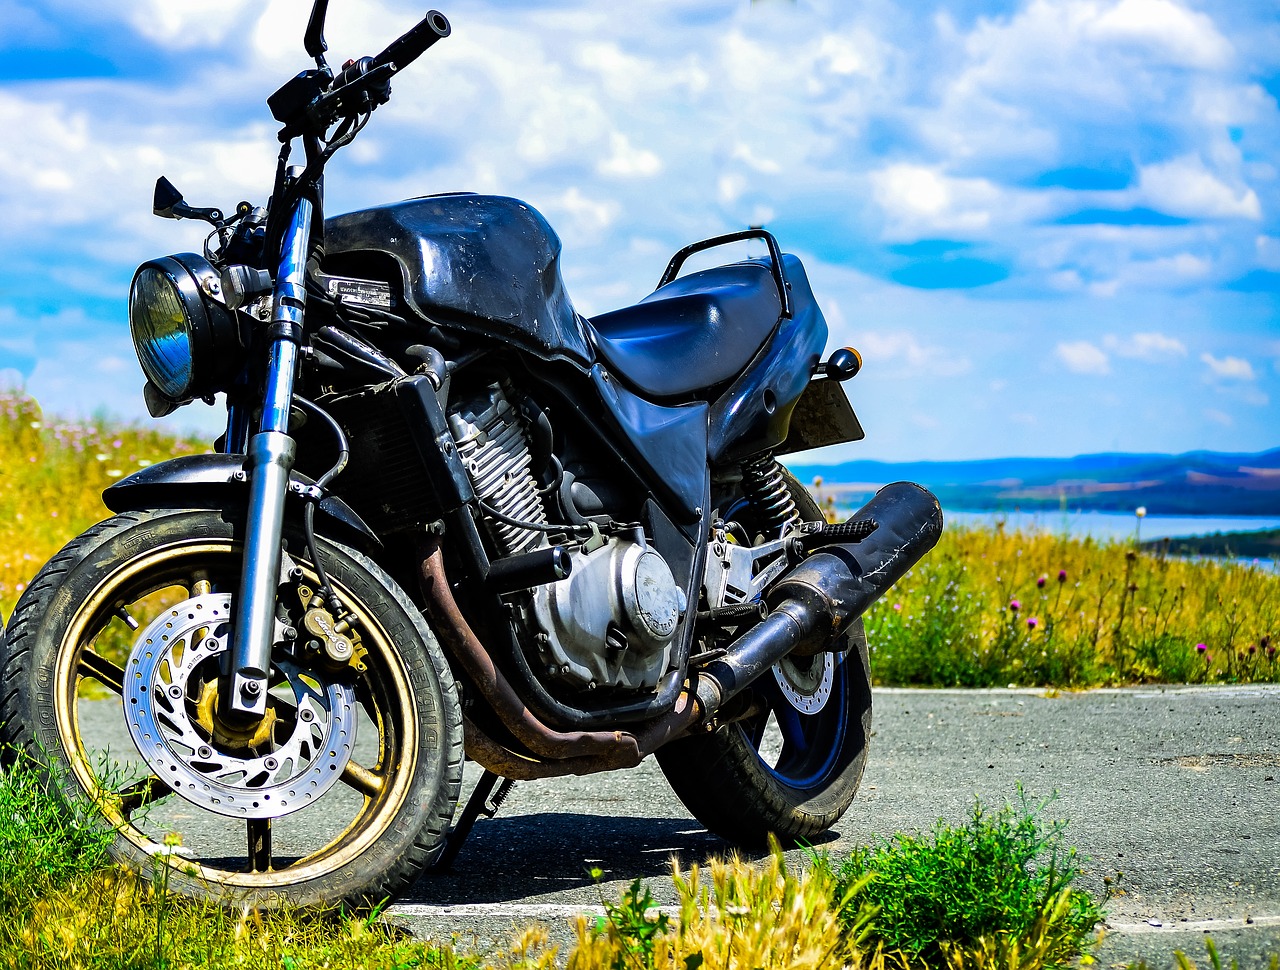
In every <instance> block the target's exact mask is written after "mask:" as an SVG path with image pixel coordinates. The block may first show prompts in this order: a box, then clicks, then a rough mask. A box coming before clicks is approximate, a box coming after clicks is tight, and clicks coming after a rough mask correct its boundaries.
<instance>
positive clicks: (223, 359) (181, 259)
mask: <svg viewBox="0 0 1280 970" xmlns="http://www.w3.org/2000/svg"><path fill="white" fill-rule="evenodd" d="M148 272H153V273H157V274H159V275H160V276H161V277H163V279H164V280H166V281H167V283H168V285H169V286H170V287H171V289H172V292H173V295H174V296H175V297H176V299H177V302H178V304H179V306H180V307H181V311H182V317H183V319H182V324H181V327H180V333H181V341H182V344H181V346H182V350H183V353H185V355H186V360H185V362H184V363H185V367H184V368H183V370H185V375H184V376H182V377H177V376H176V375H175V374H174V373H173V371H171V370H170V371H168V372H162V371H161V370H158V369H157V367H156V362H155V361H154V360H152V359H149V353H148V346H147V345H148V342H151V341H156V340H157V339H158V338H157V335H156V334H155V333H154V332H151V333H148V332H145V331H146V329H147V325H148V324H149V323H150V322H151V321H148V320H145V319H144V318H145V315H146V313H147V311H148V309H149V308H148V307H144V306H142V305H141V304H140V298H139V293H138V284H139V280H140V279H141V278H142V277H143V274H145V273H148ZM140 331H143V332H140ZM129 332H130V336H131V337H132V338H133V347H134V352H135V353H136V354H137V356H138V363H139V364H140V365H141V367H142V372H143V374H145V375H146V378H147V381H148V382H149V383H150V384H151V385H152V387H154V388H155V389H156V391H158V392H159V394H160V395H161V396H162V397H163V398H165V399H166V400H168V401H171V402H173V403H174V404H187V403H189V402H191V401H194V400H196V399H197V398H206V397H210V396H212V395H213V394H215V393H217V392H218V391H222V390H226V387H227V385H228V384H229V383H230V381H231V379H232V378H234V376H235V374H236V373H237V372H238V371H239V369H240V366H241V364H242V362H243V343H242V341H241V338H240V325H239V323H238V321H237V319H236V313H235V311H233V310H229V309H227V307H226V306H225V305H224V304H223V303H222V300H221V296H220V286H219V275H218V271H217V270H216V269H214V267H213V265H212V264H211V263H210V262H209V261H208V260H207V259H205V258H204V257H203V256H201V255H198V254H196V253H176V254H174V255H171V256H161V257H158V258H156V259H149V260H147V261H146V262H145V263H143V264H142V265H141V266H139V267H138V268H137V270H135V271H134V274H133V282H132V283H131V284H130V287H129ZM177 332H178V331H174V333H177ZM152 352H154V351H152Z"/></svg>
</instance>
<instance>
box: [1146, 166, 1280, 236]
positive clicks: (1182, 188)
mask: <svg viewBox="0 0 1280 970" xmlns="http://www.w3.org/2000/svg"><path fill="white" fill-rule="evenodd" d="M1138 194H1139V195H1140V196H1141V198H1142V199H1143V201H1145V202H1146V203H1147V204H1148V205H1150V206H1152V207H1153V208H1155V209H1159V210H1160V211H1163V212H1168V213H1171V214H1173V215H1179V216H1189V217H1193V218H1206V219H1254V220H1256V219H1261V218H1262V203H1261V202H1260V201H1259V200H1258V194H1257V193H1256V192H1255V191H1254V190H1253V189H1251V188H1249V187H1248V186H1245V185H1235V186H1232V185H1228V184H1227V183H1226V182H1225V181H1223V180H1222V179H1221V178H1220V177H1219V176H1218V175H1215V174H1214V173H1213V172H1211V171H1210V170H1209V169H1208V168H1207V167H1206V166H1205V164H1204V161H1203V160H1202V159H1201V158H1199V157H1198V156H1194V155H1184V156H1182V157H1180V158H1175V159H1172V160H1170V161H1167V162H1156V163H1154V164H1151V165H1145V166H1143V167H1142V169H1141V170H1140V172H1139V176H1138Z"/></svg>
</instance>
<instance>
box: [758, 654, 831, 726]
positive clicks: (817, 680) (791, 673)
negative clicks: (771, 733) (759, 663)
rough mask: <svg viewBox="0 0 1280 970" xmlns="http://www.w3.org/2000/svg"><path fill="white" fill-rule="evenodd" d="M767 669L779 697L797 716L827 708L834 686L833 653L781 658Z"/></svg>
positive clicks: (815, 712)
mask: <svg viewBox="0 0 1280 970" xmlns="http://www.w3.org/2000/svg"><path fill="white" fill-rule="evenodd" d="M771 669H772V670H773V677H774V680H776V681H777V682H778V689H779V690H780V691H781V692H782V696H783V697H784V698H786V701H787V703H788V704H790V705H791V706H792V707H794V708H795V709H796V710H797V711H799V712H800V713H801V714H817V713H818V712H819V711H820V710H822V709H823V708H824V707H826V706H827V701H828V700H830V699H831V688H832V685H833V684H834V683H835V673H836V661H835V655H834V654H832V653H830V652H825V651H824V652H823V653H819V654H816V655H814V656H812V657H783V658H782V659H781V660H779V661H778V662H777V663H776V664H774V665H773V667H772V668H771Z"/></svg>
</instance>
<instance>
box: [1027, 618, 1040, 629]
mask: <svg viewBox="0 0 1280 970" xmlns="http://www.w3.org/2000/svg"><path fill="white" fill-rule="evenodd" d="M1039 624H1040V621H1039V620H1037V619H1036V618H1035V617H1034V616H1029V617H1027V629H1028V630H1034V629H1035V628H1036V627H1037V626H1039Z"/></svg>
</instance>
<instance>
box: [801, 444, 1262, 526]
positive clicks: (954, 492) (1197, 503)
mask: <svg viewBox="0 0 1280 970" xmlns="http://www.w3.org/2000/svg"><path fill="white" fill-rule="evenodd" d="M790 467H791V470H792V471H793V472H794V473H795V474H796V477H798V478H799V479H800V481H802V482H804V483H805V484H806V485H807V484H811V483H812V482H813V480H814V479H815V478H818V477H820V478H821V479H822V480H823V486H822V490H823V492H824V493H826V494H829V495H833V496H835V498H836V501H837V502H839V503H841V504H843V505H856V504H860V502H861V500H863V499H864V498H865V497H867V496H870V495H871V494H872V493H874V492H875V490H876V489H877V488H879V487H880V486H881V485H884V484H886V483H887V482H894V481H901V480H904V479H905V480H908V481H914V482H919V483H920V484H921V485H924V486H926V487H928V488H929V489H931V490H932V491H933V492H934V493H935V494H936V495H937V496H938V498H939V499H941V501H942V504H943V505H944V506H951V507H952V508H957V509H968V510H974V511H982V510H988V509H990V510H996V509H1001V510H1008V509H1013V508H1015V507H1017V508H1021V509H1057V508H1062V507H1064V506H1065V507H1066V508H1068V509H1092V510H1098V511H1120V512H1132V511H1133V510H1134V509H1136V508H1137V507H1138V506H1145V507H1146V509H1147V511H1148V512H1149V513H1151V514H1152V515H1280V448H1277V449H1274V450H1272V451H1264V452H1260V453H1258V454H1253V455H1241V454H1225V453H1221V452H1213V451H1191V452H1188V453H1186V454H1185V455H1129V454H1100V455H1078V456H1077V457H1075V458H991V459H985V460H983V461H921V462H882V461H849V462H844V463H843V464H839V465H805V464H800V463H794V464H791V466H790Z"/></svg>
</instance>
